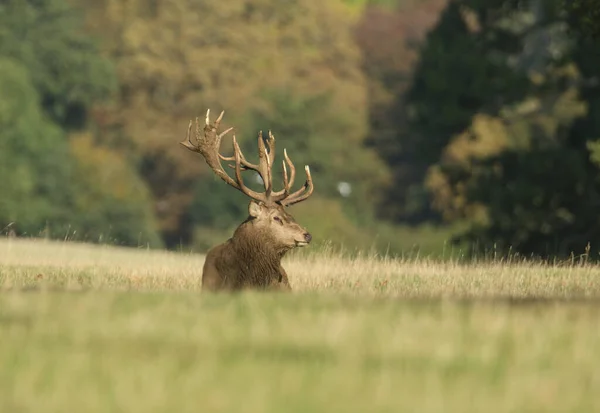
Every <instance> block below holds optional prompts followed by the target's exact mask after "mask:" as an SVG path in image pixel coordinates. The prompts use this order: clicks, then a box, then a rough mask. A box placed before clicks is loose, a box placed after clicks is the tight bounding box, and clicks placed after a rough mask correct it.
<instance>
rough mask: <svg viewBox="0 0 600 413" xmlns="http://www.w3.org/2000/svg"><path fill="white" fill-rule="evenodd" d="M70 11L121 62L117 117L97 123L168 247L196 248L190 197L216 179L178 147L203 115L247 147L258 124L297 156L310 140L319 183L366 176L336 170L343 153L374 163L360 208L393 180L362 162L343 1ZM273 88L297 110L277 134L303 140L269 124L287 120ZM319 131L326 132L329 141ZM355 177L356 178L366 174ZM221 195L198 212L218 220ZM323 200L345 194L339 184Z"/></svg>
mask: <svg viewBox="0 0 600 413" xmlns="http://www.w3.org/2000/svg"><path fill="white" fill-rule="evenodd" d="M71 1H73V2H74V3H76V4H79V5H80V6H81V7H82V8H84V9H85V11H86V15H87V22H88V27H89V28H90V29H91V30H92V31H95V32H97V33H102V35H103V37H104V40H105V41H104V50H105V52H106V55H107V56H110V57H111V58H113V59H114V60H115V62H116V64H117V70H118V75H119V81H120V84H121V87H120V92H119V99H118V101H117V103H116V105H115V106H113V107H109V108H104V109H102V110H101V109H98V110H97V111H96V114H95V115H96V119H97V120H98V122H99V123H100V124H101V125H102V130H103V132H104V136H105V137H106V139H110V143H111V144H112V145H115V147H118V148H119V150H120V151H122V152H123V153H126V154H127V155H128V156H131V157H132V158H133V159H134V160H135V161H136V162H137V163H138V165H139V170H140V171H141V174H142V176H143V177H144V179H145V180H146V181H147V182H148V183H149V185H150V188H151V190H152V194H153V197H154V208H155V211H156V214H157V216H158V220H159V225H160V228H161V230H162V232H163V235H164V237H165V239H166V241H167V243H168V244H169V245H176V244H179V243H181V242H183V243H186V242H188V241H189V240H190V238H191V236H192V230H193V226H192V225H190V223H191V215H190V205H191V204H192V202H193V199H194V192H196V193H203V191H201V190H194V187H195V185H196V184H197V182H200V181H202V180H203V179H213V178H212V173H211V172H210V171H209V170H208V168H207V167H206V166H205V164H204V161H203V160H202V159H201V158H200V157H198V156H194V155H193V154H191V153H189V152H188V151H186V150H185V149H183V148H182V147H180V146H179V145H178V142H179V141H181V140H183V138H184V135H185V132H186V130H187V124H188V121H189V119H190V118H192V117H194V116H203V114H204V111H205V110H206V108H211V110H212V113H213V114H214V116H217V114H218V113H219V111H220V110H221V108H225V109H227V115H226V117H225V121H224V122H225V123H226V124H227V125H235V126H236V127H237V129H238V131H241V134H243V135H242V136H240V132H238V136H240V142H243V144H244V145H246V144H247V142H251V143H253V144H254V143H255V141H256V140H255V136H256V135H255V134H256V133H257V132H258V130H257V129H256V127H257V126H258V125H259V124H260V125H261V126H260V127H261V128H264V129H266V128H271V129H273V132H274V133H275V135H276V136H281V139H280V146H281V145H285V146H289V147H290V148H291V147H294V146H295V145H298V147H299V146H300V145H302V143H301V142H296V140H297V139H301V140H304V141H305V145H306V148H307V149H306V151H305V152H304V154H305V155H303V154H301V157H304V156H306V158H305V159H308V158H309V157H310V162H311V163H313V162H319V164H320V165H322V167H323V170H322V172H321V171H319V170H318V168H317V170H316V171H315V173H316V174H319V176H318V177H317V181H316V182H317V185H318V184H319V182H321V181H322V180H325V181H326V180H328V179H329V181H330V182H332V181H333V178H334V177H342V176H348V174H351V173H352V171H351V169H352V168H357V170H358V168H359V165H348V164H347V163H346V164H344V163H343V162H342V161H340V158H341V153H339V152H338V151H339V150H340V148H342V149H344V151H345V152H343V154H344V155H347V154H349V153H351V152H352V151H355V153H356V154H355V155H353V158H352V159H372V160H373V162H369V163H366V164H364V166H363V165H360V168H362V169H360V170H361V171H363V172H365V173H366V171H369V170H370V171H372V172H369V174H368V175H365V176H364V177H363V176H362V175H360V176H361V178H360V182H358V181H357V182H356V188H357V191H356V197H355V198H353V200H363V199H368V196H367V194H363V195H362V197H361V196H360V190H361V188H366V185H364V184H363V183H362V182H366V180H367V179H369V177H373V176H378V177H380V178H378V179H377V180H373V181H372V182H371V183H370V186H371V187H376V186H377V185H379V182H383V181H384V180H385V177H383V176H382V175H383V172H384V171H385V166H384V165H381V164H380V163H378V162H376V160H375V158H374V157H373V156H372V155H369V154H365V153H364V152H369V149H366V148H364V147H363V146H362V145H361V139H362V138H363V137H364V136H365V133H366V131H367V113H366V103H365V80H364V77H363V75H362V73H361V70H360V54H359V51H358V50H357V48H356V45H355V44H354V42H353V39H352V37H351V32H350V28H351V24H352V17H351V16H350V15H349V11H348V7H347V5H345V4H344V3H343V2H342V1H341V0H335V1H329V2H326V3H323V2H321V1H318V0H301V1H285V2H273V1H267V0H259V1H255V2H252V3H249V2H247V1H243V0H232V1H227V2H213V1H207V0H168V1H164V2H155V1H150V0H129V1H125V0H106V1H103V2H93V3H92V2H86V1H83V0H71ZM157 27H160V30H157ZM274 90H280V91H282V92H281V93H283V94H284V95H283V96H285V97H286V98H287V97H289V99H291V100H292V101H290V102H289V103H288V102H284V103H286V105H287V106H286V105H283V107H282V113H284V112H283V111H284V109H285V113H286V114H288V115H289V114H291V116H296V117H295V118H294V119H288V118H281V121H280V122H279V123H278V125H284V124H286V125H287V122H289V123H290V124H293V125H295V126H296V127H298V128H301V131H300V132H294V133H292V132H290V128H288V127H286V128H285V130H282V128H281V127H280V126H277V125H273V124H268V125H267V124H263V122H264V121H266V120H268V121H270V122H273V121H274V120H275V119H276V117H277V116H279V115H278V113H277V112H278V110H279V108H278V107H277V106H276V105H275V103H274V102H276V101H277V99H280V98H278V97H277V96H274V95H273V94H272V92H271V91H274ZM321 96H327V99H328V101H327V110H323V111H324V113H323V114H319V120H318V121H315V122H314V123H313V124H311V125H308V126H302V125H301V122H300V120H301V119H302V120H307V121H310V119H307V118H306V114H308V113H315V112H314V109H310V110H305V109H303V108H302V106H303V105H304V104H305V103H307V102H308V103H310V102H312V103H310V104H311V105H313V106H314V105H317V103H315V102H320V101H319V99H321V98H320V97H321ZM315 99H316V100H315ZM302 102H305V103H302ZM319 104H321V103H319ZM295 107H298V108H295ZM286 108H287V109H286ZM333 108H335V109H333ZM292 109H293V111H292ZM311 111H312V112H311ZM249 113H253V114H256V116H257V118H256V119H253V118H252V117H251V116H249V115H248V114H249ZM258 114H262V115H261V116H263V118H262V119H261V118H260V117H258ZM227 125H224V127H226V126H227ZM317 125H318V126H319V127H320V128H323V129H324V128H325V127H326V129H325V133H327V138H326V139H323V135H324V133H323V132H321V131H318V130H317V129H316V126H317ZM315 132H318V133H317V134H315ZM334 142H340V144H337V143H334ZM341 142H344V143H343V144H341ZM254 151H255V148H254ZM326 158H329V159H331V160H332V162H331V165H330V166H328V167H326V166H324V164H323V163H322V161H319V160H320V159H326ZM313 159H315V161H313ZM298 160H299V161H300V160H301V159H298ZM327 168H329V169H327ZM330 174H331V177H332V178H327V176H328V175H330ZM354 176H355V179H358V176H359V173H358V172H356V173H354ZM199 185H204V187H206V184H202V183H200V184H199ZM213 191H214V192H211V194H210V197H204V198H202V199H197V200H196V201H194V202H195V204H194V205H195V208H206V210H207V211H210V210H214V208H213V207H210V206H208V203H210V202H221V201H220V200H219V201H217V199H220V198H224V199H227V198H228V195H227V193H229V192H230V191H231V190H230V189H229V188H226V186H225V185H221V186H219V187H215V188H214V189H213ZM316 191H318V193H319V194H320V195H324V196H331V197H335V196H337V194H336V188H335V186H334V185H333V184H328V185H327V186H324V187H317V189H316ZM355 209H358V207H357V208H355ZM205 219H206V218H205Z"/></svg>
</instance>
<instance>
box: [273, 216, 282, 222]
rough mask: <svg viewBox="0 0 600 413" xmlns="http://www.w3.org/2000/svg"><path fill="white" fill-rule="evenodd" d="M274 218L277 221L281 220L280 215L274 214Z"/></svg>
mask: <svg viewBox="0 0 600 413" xmlns="http://www.w3.org/2000/svg"><path fill="white" fill-rule="evenodd" d="M273 219H274V220H275V221H277V222H281V218H279V217H278V216H274V217H273Z"/></svg>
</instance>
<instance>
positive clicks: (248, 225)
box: [181, 109, 314, 291]
mask: <svg viewBox="0 0 600 413" xmlns="http://www.w3.org/2000/svg"><path fill="white" fill-rule="evenodd" d="M224 113H225V112H224V111H223V112H221V115H220V116H219V117H218V118H217V120H216V121H215V122H214V124H210V120H209V114H210V109H209V110H207V111H206V124H205V125H204V129H202V130H201V129H200V125H199V123H198V118H196V131H195V140H196V142H192V140H191V134H192V121H190V124H189V127H188V132H187V136H186V140H185V141H183V142H181V144H182V145H183V146H185V147H186V148H188V149H189V150H191V151H193V152H197V153H200V154H201V155H202V156H203V157H204V160H205V161H206V163H207V164H208V166H210V168H211V169H212V170H213V172H214V173H215V174H216V175H217V176H218V177H219V178H221V179H222V180H223V181H225V182H226V183H227V184H228V185H231V186H232V187H234V188H236V189H238V190H239V191H241V192H243V193H244V194H246V195H247V196H248V197H249V198H251V201H250V204H249V205H248V215H249V216H248V218H247V219H246V220H245V221H244V222H243V223H241V224H240V226H239V227H238V228H237V229H236V230H235V232H234V233H233V236H232V237H231V238H229V239H228V240H227V241H225V242H224V243H222V244H220V245H217V246H216V247H213V248H211V249H210V250H209V251H208V253H207V255H206V261H205V263H204V268H203V270H202V289H203V290H210V291H218V290H229V291H235V290H241V289H245V288H255V289H263V290H266V289H275V290H291V287H290V283H289V280H288V277H287V274H286V272H285V270H284V269H283V267H282V266H281V259H282V258H283V256H284V255H285V254H286V253H287V252H288V251H289V250H291V249H292V248H294V247H301V246H305V245H308V244H309V243H310V241H311V239H312V236H311V235H310V234H309V233H308V232H307V231H306V230H305V229H304V228H302V227H301V226H300V225H299V224H297V223H296V221H295V220H294V218H293V217H292V216H291V215H290V214H289V213H287V212H286V210H285V207H286V206H289V205H292V204H296V203H298V202H301V201H304V200H305V199H307V198H308V197H309V196H310V195H311V194H312V192H313V189H314V187H313V182H312V178H311V176H310V169H309V168H308V166H305V170H306V182H305V184H304V186H303V187H302V188H300V189H299V190H298V191H296V192H293V193H290V190H291V188H292V185H293V184H294V177H295V175H296V168H295V167H294V164H293V163H292V161H291V160H290V158H289V157H288V155H287V152H286V151H285V149H284V151H283V154H284V159H285V161H282V164H283V189H282V190H280V191H273V177H272V173H271V172H272V168H273V163H274V161H275V137H274V136H273V134H271V132H270V131H269V136H268V139H267V141H266V146H265V141H264V140H263V136H262V132H260V133H259V134H258V156H259V163H258V165H256V164H253V163H250V162H248V161H247V160H246V158H245V157H244V155H243V153H242V151H241V150H240V147H239V145H238V143H237V141H236V139H235V133H234V135H233V156H230V157H226V156H223V155H221V154H220V153H219V150H220V146H221V139H222V138H223V136H225V135H226V134H227V133H228V132H229V131H231V130H232V129H233V128H229V129H227V130H226V131H224V132H221V133H218V132H217V130H218V128H219V124H220V123H221V119H222V118H223V114H224ZM222 160H223V161H226V162H234V164H229V166H230V167H231V168H233V169H234V171H235V180H234V179H232V178H231V177H230V176H229V175H228V174H227V173H226V172H225V170H224V169H223V167H222V165H221V161H222ZM286 164H287V166H288V167H289V169H290V174H289V177H288V172H287V167H286ZM247 170H251V171H255V172H257V173H258V174H259V175H260V177H261V178H262V181H263V184H264V189H265V191H264V192H256V191H254V190H252V189H250V188H248V187H247V186H246V185H244V181H243V180H242V171H247Z"/></svg>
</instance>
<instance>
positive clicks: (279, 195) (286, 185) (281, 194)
mask: <svg viewBox="0 0 600 413" xmlns="http://www.w3.org/2000/svg"><path fill="white" fill-rule="evenodd" d="M283 157H284V159H285V160H284V161H282V162H281V163H282V165H283V189H282V190H281V191H277V192H274V193H273V194H272V195H271V196H272V197H273V198H274V200H275V201H281V200H283V199H285V198H287V197H288V196H289V194H290V190H291V189H292V186H293V185H294V179H295V178H296V167H295V166H294V164H293V162H292V160H291V159H290V157H289V156H288V154H287V149H285V148H284V149H283ZM286 163H287V164H288V166H289V167H290V177H289V179H288V174H287V168H286V166H285V164H286Z"/></svg>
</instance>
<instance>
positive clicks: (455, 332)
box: [0, 239, 600, 413]
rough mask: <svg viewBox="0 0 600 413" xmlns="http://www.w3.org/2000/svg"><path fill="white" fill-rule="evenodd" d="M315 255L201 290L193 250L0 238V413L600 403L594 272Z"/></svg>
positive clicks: (581, 407) (579, 406)
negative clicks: (233, 286)
mask: <svg viewBox="0 0 600 413" xmlns="http://www.w3.org/2000/svg"><path fill="white" fill-rule="evenodd" d="M308 251H309V250H307V251H306V252H304V253H302V254H294V255H293V256H291V257H289V259H287V260H286V263H285V267H286V269H287V270H288V273H289V274H290V279H291V281H292V283H293V286H294V289H295V292H294V293H293V294H266V293H255V292H246V293H242V294H236V295H228V294H198V292H199V291H200V274H201V268H202V263H203V257H202V256H199V255H194V254H188V253H171V252H161V251H148V250H131V249H119V248H113V247H105V246H89V245H78V244H71V243H60V242H57V243H55V242H48V241H33V240H7V239H4V240H0V366H2V368H0V411H1V412H19V413H21V412H41V411H43V412H45V413H54V412H57V413H58V412H61V413H64V412H86V413H88V412H89V413H96V412H107V411H111V412H112V411H114V412H127V413H137V412H140V413H142V412H143V413H154V412H178V413H187V412H248V413H254V412H257V413H258V412H261V413H262V412H312V411H315V412H321V411H327V412H337V411H340V412H351V413H353V412H356V413H363V412H398V411H415V412H436V413H437V412H461V413H462V412H482V411H484V412H491V413H495V412H533V411H536V412H537V411H544V412H553V411H556V412H570V411H572V412H595V411H599V409H600V399H599V398H598V397H597V394H596V393H597V389H598V388H600V372H599V370H598V368H597V367H598V365H600V355H599V354H600V353H599V352H598V349H599V348H600V311H599V310H600V306H598V305H597V303H598V301H596V299H597V298H598V297H599V296H600V294H599V292H600V269H599V268H598V267H597V266H593V265H582V266H567V267H562V268H561V267H558V266H542V265H540V264H531V263H530V264H527V263H521V264H518V263H510V264H506V263H504V264H503V263H472V264H458V263H455V262H447V263H436V262H434V261H427V260H384V259H378V258H377V257H374V256H366V257H360V256H359V257H355V258H352V259H349V258H344V257H340V256H339V255H335V254H331V253H328V252H326V251H325V252H317V253H315V254H312V253H309V252H308ZM495 298H519V299H520V298H524V299H537V298H545V299H547V300H530V301H528V300H522V301H519V300H517V302H513V301H510V300H504V299H502V300H497V299H495ZM581 298H587V299H588V300H581ZM557 299H559V300H557Z"/></svg>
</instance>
